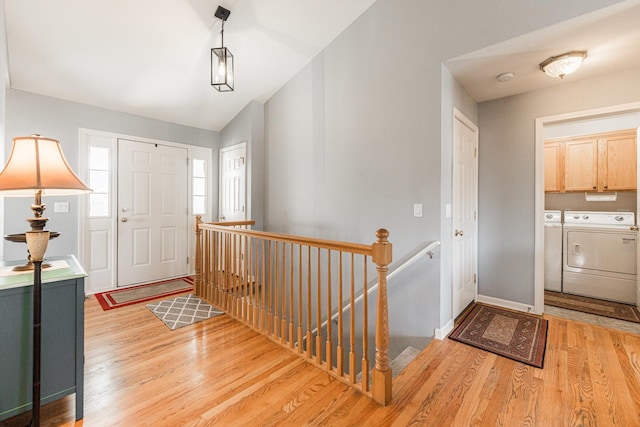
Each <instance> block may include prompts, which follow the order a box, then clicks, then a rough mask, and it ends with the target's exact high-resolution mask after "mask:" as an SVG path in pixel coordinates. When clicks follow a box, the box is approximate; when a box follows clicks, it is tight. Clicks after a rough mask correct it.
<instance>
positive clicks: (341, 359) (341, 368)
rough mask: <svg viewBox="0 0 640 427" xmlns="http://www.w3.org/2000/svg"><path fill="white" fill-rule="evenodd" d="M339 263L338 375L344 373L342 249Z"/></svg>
mask: <svg viewBox="0 0 640 427" xmlns="http://www.w3.org/2000/svg"><path fill="white" fill-rule="evenodd" d="M339 255H340V265H339V268H338V270H339V274H340V276H339V279H338V348H337V349H336V368H337V370H338V375H339V376H341V377H342V376H343V375H344V355H343V354H342V251H340V252H339ZM329 322H331V317H329Z"/></svg>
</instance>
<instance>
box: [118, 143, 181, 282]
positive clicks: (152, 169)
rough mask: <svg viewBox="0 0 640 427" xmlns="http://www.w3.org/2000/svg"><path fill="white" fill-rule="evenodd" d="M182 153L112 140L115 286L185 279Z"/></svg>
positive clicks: (179, 150)
mask: <svg viewBox="0 0 640 427" xmlns="http://www.w3.org/2000/svg"><path fill="white" fill-rule="evenodd" d="M187 186H188V175H187V150H186V149H184V148H178V147H170V146H165V145H159V144H151V143H144V142H135V141H129V140H125V139H119V140H118V251H117V253H118V286H128V285H132V284H136V283H145V282H151V281H154V280H160V279H165V278H170V277H176V276H181V275H185V274H187V238H188V236H187V233H188V230H189V228H188V212H187V202H188V188H187Z"/></svg>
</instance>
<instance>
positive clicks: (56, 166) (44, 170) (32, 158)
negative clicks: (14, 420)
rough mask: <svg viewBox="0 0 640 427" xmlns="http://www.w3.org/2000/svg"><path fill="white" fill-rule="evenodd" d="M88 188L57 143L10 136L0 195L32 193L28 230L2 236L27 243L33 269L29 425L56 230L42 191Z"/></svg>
mask: <svg viewBox="0 0 640 427" xmlns="http://www.w3.org/2000/svg"><path fill="white" fill-rule="evenodd" d="M90 191H91V189H90V188H89V187H87V186H86V185H85V184H84V183H83V182H82V181H81V180H80V178H78V177H77V176H76V174H75V173H74V172H73V170H72V169H71V167H70V166H69V164H68V163H67V160H66V159H65V157H64V154H63V153H62V148H61V147H60V143H59V142H58V141H56V140H55V139H50V138H43V137H41V136H40V135H32V136H24V137H17V138H14V139H13V146H12V147H11V154H10V155H9V160H7V163H6V164H5V166H4V169H3V170H2V172H0V196H15V197H24V196H35V201H34V204H32V205H31V210H32V211H33V217H32V218H28V219H27V221H28V222H29V224H30V225H31V230H30V231H27V232H26V233H23V234H11V235H8V236H5V239H7V240H10V241H13V242H26V244H27V249H28V251H29V264H28V267H23V269H30V268H33V394H32V422H31V425H32V426H39V425H40V353H41V348H40V336H41V282H42V279H41V274H42V261H43V260H44V254H45V252H46V250H47V245H48V243H49V239H50V238H53V237H57V236H58V233H55V232H49V231H47V230H45V229H44V228H45V226H46V224H47V221H48V220H49V219H48V218H44V217H43V216H42V213H43V212H44V210H45V208H46V205H44V204H43V203H42V196H43V195H44V194H46V195H50V196H62V195H72V194H80V193H88V192H90Z"/></svg>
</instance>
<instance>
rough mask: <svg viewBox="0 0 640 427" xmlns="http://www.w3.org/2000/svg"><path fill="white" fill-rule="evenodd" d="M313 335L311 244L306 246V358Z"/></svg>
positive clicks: (311, 345)
mask: <svg viewBox="0 0 640 427" xmlns="http://www.w3.org/2000/svg"><path fill="white" fill-rule="evenodd" d="M312 349H313V335H312V333H311V246H307V359H311V355H312V354H313V353H312Z"/></svg>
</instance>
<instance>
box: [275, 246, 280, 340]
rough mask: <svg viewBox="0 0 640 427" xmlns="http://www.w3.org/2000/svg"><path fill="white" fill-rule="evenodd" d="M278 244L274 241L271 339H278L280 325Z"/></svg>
mask: <svg viewBox="0 0 640 427" xmlns="http://www.w3.org/2000/svg"><path fill="white" fill-rule="evenodd" d="M279 255H280V245H279V244H278V242H276V263H275V265H274V268H275V270H276V279H275V280H276V281H275V283H274V286H275V288H274V292H275V296H274V297H273V339H274V340H277V339H278V328H279V327H280V316H279V315H278V311H279V310H280V300H279V299H278V294H279V292H278V288H279V287H280V259H279Z"/></svg>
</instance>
